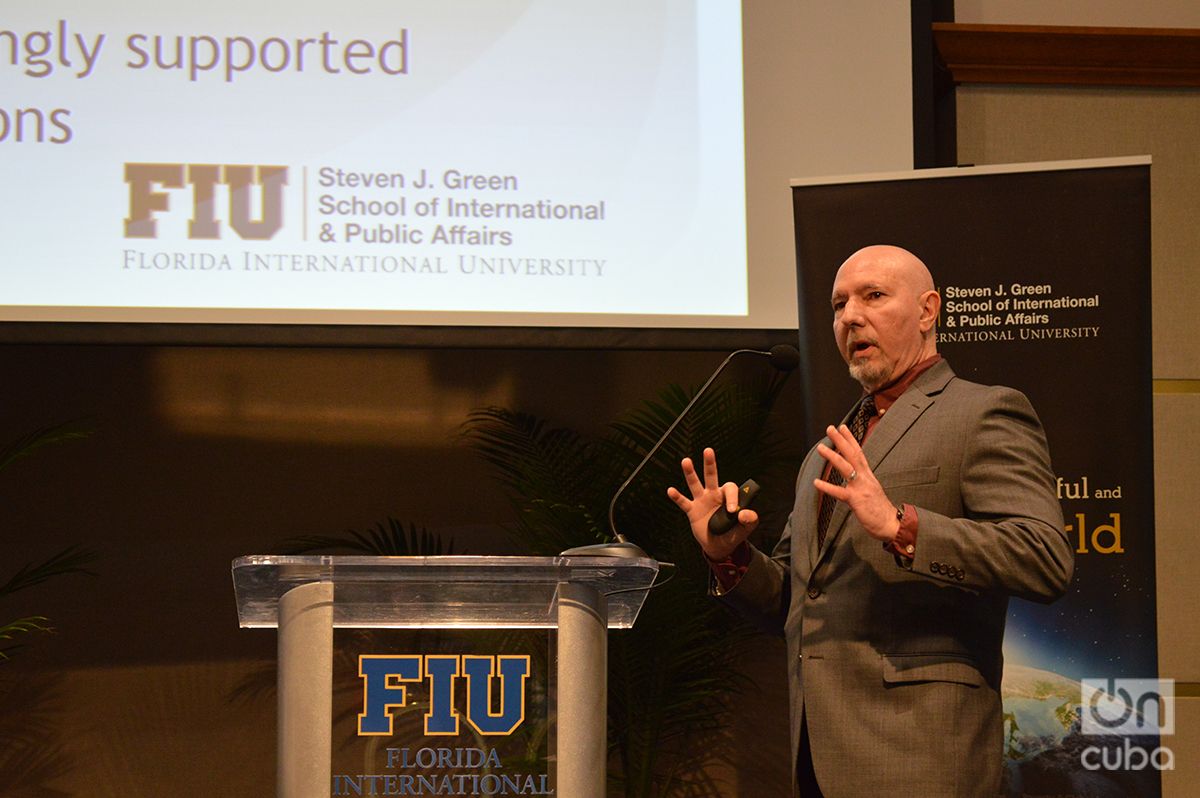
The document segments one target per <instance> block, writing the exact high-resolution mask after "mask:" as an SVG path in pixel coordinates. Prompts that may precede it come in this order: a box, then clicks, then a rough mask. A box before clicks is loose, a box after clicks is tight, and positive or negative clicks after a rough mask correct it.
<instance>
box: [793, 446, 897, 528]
mask: <svg viewBox="0 0 1200 798" xmlns="http://www.w3.org/2000/svg"><path fill="white" fill-rule="evenodd" d="M825 434H826V435H828V436H829V440H830V442H831V443H833V446H834V448H833V449H831V448H829V447H828V446H826V445H825V444H823V443H819V444H817V453H818V454H820V455H821V456H822V457H824V458H825V459H826V460H828V461H829V463H830V465H831V466H832V467H833V468H836V469H837V470H838V473H840V474H841V475H842V478H843V479H844V480H845V481H846V483H845V484H844V485H834V484H832V483H829V482H826V481H825V480H823V479H814V480H813V486H814V487H816V489H817V490H819V491H821V492H822V493H824V494H826V495H827V496H830V497H832V498H834V499H837V500H838V501H840V502H845V503H846V504H848V505H850V511H851V512H853V513H854V517H855V518H857V519H858V523H860V524H862V527H863V529H865V530H867V534H869V535H870V536H871V537H873V538H875V539H877V540H882V541H883V542H884V543H891V542H892V541H893V540H895V539H896V534H897V533H898V532H899V531H900V521H899V520H897V518H896V505H894V504H892V502H891V500H890V499H888V497H887V494H886V493H884V492H883V486H882V485H880V484H879V480H877V479H876V478H875V474H874V473H873V472H872V471H871V466H870V465H869V464H868V463H867V458H866V455H864V454H863V450H862V447H861V446H859V445H858V441H856V440H854V435H853V434H851V432H850V428H849V427H847V426H846V425H845V424H843V425H842V426H841V427H833V426H830V427H827V428H826V430H825Z"/></svg>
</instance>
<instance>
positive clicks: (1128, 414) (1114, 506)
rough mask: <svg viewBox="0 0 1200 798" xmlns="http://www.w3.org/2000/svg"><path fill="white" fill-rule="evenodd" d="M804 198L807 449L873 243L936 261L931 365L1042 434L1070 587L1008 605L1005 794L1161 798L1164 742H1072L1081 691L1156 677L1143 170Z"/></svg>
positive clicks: (853, 390)
mask: <svg viewBox="0 0 1200 798" xmlns="http://www.w3.org/2000/svg"><path fill="white" fill-rule="evenodd" d="M792 193H793V202H794V208H795V220H796V251H797V258H796V260H797V268H798V270H799V275H798V285H799V294H800V338H801V345H802V346H801V350H802V352H803V353H804V361H803V364H802V367H803V368H804V369H805V372H806V373H805V375H804V376H805V384H806V386H807V390H808V392H809V396H808V400H809V401H808V403H807V407H808V413H809V416H808V418H807V429H808V432H809V435H810V436H811V439H812V440H816V439H817V438H819V437H820V435H821V430H823V429H824V427H825V425H827V424H830V423H834V422H835V421H836V420H837V419H839V418H841V417H842V415H843V414H844V413H845V411H846V409H847V408H848V407H850V405H851V404H852V403H853V401H854V400H855V399H856V398H857V396H858V394H859V390H860V389H859V388H858V386H857V384H855V383H854V382H853V381H852V380H851V379H850V378H849V377H848V376H847V373H846V366H845V364H844V363H843V362H842V359H841V357H840V355H839V354H838V352H837V350H836V347H835V346H834V344H833V334H832V327H831V322H832V313H831V310H830V306H829V295H830V289H831V287H832V284H833V277H834V273H835V272H836V271H837V268H838V266H839V265H840V264H841V263H842V261H843V260H845V259H846V257H847V256H849V255H850V254H851V253H852V252H854V251H855V250H857V249H859V248H860V247H863V246H866V245H868V244H895V245H898V246H901V247H904V248H905V249H908V250H910V251H912V252H914V253H915V254H916V255H917V256H918V257H920V258H921V259H922V260H923V261H925V263H926V264H927V265H928V266H929V268H930V271H932V272H933V276H934V280H935V282H936V283H937V286H938V288H939V290H940V291H941V294H942V314H941V318H940V320H939V327H938V350H939V352H941V353H942V354H943V355H944V356H945V357H946V359H947V360H948V361H949V362H950V364H951V366H953V367H954V369H955V371H956V372H957V373H958V375H959V376H960V377H963V378H965V379H969V380H973V381H976V382H982V383H988V384H1002V385H1009V386H1012V387H1014V388H1017V389H1019V390H1021V391H1023V392H1024V393H1025V394H1026V395H1027V396H1028V397H1029V399H1030V401H1032V402H1033V406H1034V407H1035V408H1036V409H1037V411H1038V414H1039V415H1040V416H1041V419H1042V423H1043V424H1044V426H1045V428H1046V434H1047V437H1048V439H1049V442H1050V453H1051V457H1052V459H1053V463H1054V469H1055V473H1056V474H1057V477H1058V485H1057V488H1058V493H1059V498H1060V499H1061V501H1062V507H1063V516H1064V518H1065V520H1066V524H1067V530H1068V534H1069V535H1070V538H1071V540H1072V541H1073V542H1074V544H1075V551H1076V555H1075V579H1074V582H1073V584H1072V586H1071V589H1070V592H1069V594H1068V595H1067V596H1066V597H1065V598H1063V599H1062V600H1060V601H1059V602H1057V603H1055V604H1053V605H1051V606H1040V605H1035V604H1032V603H1028V602H1024V601H1020V600H1015V599H1014V600H1013V601H1012V602H1011V609H1010V613H1009V620H1008V629H1007V634H1006V637H1005V646H1004V648H1005V661H1006V666H1005V676H1004V687H1003V692H1004V710H1005V741H1006V750H1005V751H1004V752H1003V754H1002V755H1003V756H1004V757H1005V763H1006V767H1005V774H1006V775H1005V789H1006V790H1007V791H1008V794H1009V795H1013V796H1067V795H1072V796H1073V795H1079V796H1083V795H1106V796H1107V795H1130V796H1158V795H1159V794H1160V792H1161V788H1160V779H1159V772H1158V770H1157V769H1156V767H1155V763H1156V762H1157V763H1158V764H1159V765H1161V764H1163V761H1164V760H1163V756H1162V755H1161V753H1160V755H1159V756H1158V757H1157V758H1153V757H1151V758H1150V759H1146V758H1145V756H1146V754H1145V752H1147V751H1151V750H1152V749H1154V748H1155V747H1156V746H1158V745H1159V738H1158V737H1156V736H1154V737H1141V738H1129V737H1126V738H1120V737H1111V736H1104V737H1097V736H1094V735H1086V734H1082V733H1081V728H1080V726H1081V718H1082V717H1083V713H1084V712H1085V711H1086V710H1087V707H1086V706H1084V705H1083V703H1082V702H1081V694H1080V684H1081V681H1082V680H1089V681H1094V680H1096V679H1098V678H1105V679H1108V678H1113V679H1137V678H1141V679H1152V678H1156V677H1157V674H1158V662H1157V639H1156V628H1155V581H1154V490H1153V448H1152V447H1153V436H1152V426H1151V424H1152V406H1151V363H1150V352H1151V348H1150V345H1151V342H1150V165H1149V159H1145V158H1142V159H1120V160H1117V159H1114V160H1106V161H1073V162H1064V163H1055V164H1027V165H1021V166H1013V167H979V168H970V169H936V170H925V171H920V172H911V173H905V174H903V175H881V176H866V177H862V178H847V179H844V180H839V181H836V182H824V183H819V182H816V181H812V182H810V181H798V182H797V183H794V184H793V192H792ZM1161 742H1162V743H1163V744H1164V745H1166V744H1169V742H1170V738H1169V737H1167V736H1165V735H1164V736H1163V737H1162V738H1161ZM1131 747H1132V748H1131ZM1132 749H1138V750H1141V751H1142V752H1143V753H1139V752H1138V750H1132ZM997 755H1001V754H1000V752H997ZM1139 765H1141V766H1140V767H1139Z"/></svg>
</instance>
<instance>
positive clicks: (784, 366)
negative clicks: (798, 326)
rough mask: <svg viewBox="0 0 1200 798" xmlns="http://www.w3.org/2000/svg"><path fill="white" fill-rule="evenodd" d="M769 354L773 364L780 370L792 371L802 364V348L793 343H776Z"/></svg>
mask: <svg viewBox="0 0 1200 798" xmlns="http://www.w3.org/2000/svg"><path fill="white" fill-rule="evenodd" d="M767 354H768V355H769V356H770V358H771V365H772V366H774V367H775V368H777V369H779V370H780V371H791V370H792V369H794V368H796V366H799V365H800V350H799V349H797V348H796V347H794V346H792V345H791V344H775V346H773V347H771V349H770V351H769V352H768V353H767Z"/></svg>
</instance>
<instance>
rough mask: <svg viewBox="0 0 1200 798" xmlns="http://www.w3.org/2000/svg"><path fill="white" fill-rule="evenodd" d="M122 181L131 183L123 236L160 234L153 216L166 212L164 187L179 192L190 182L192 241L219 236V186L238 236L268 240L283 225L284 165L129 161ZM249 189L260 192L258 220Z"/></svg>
mask: <svg viewBox="0 0 1200 798" xmlns="http://www.w3.org/2000/svg"><path fill="white" fill-rule="evenodd" d="M125 182H126V183H128V184H129V216H128V217H127V218H126V219H125V237H126V238H158V224H157V220H156V219H155V218H154V215H155V213H156V212H158V211H168V210H170V203H171V195H170V194H168V193H167V191H164V190H162V189H168V190H179V189H183V188H185V186H191V192H190V193H191V201H192V216H191V219H190V220H189V221H188V238H190V239H216V238H220V237H221V222H220V220H219V219H218V218H217V203H216V194H217V186H218V185H222V186H226V187H228V189H229V215H228V218H227V221H228V223H229V226H230V227H232V228H233V231H234V232H235V233H237V234H238V235H239V236H240V237H241V238H243V239H246V240H248V241H267V240H269V239H270V238H272V237H274V235H275V234H276V233H278V232H279V230H280V228H281V227H283V187H284V186H286V185H287V182H288V169H287V167H286V166H249V165H219V164H198V163H193V164H182V163H127V164H125ZM252 188H258V189H259V190H260V191H261V201H260V208H259V209H258V218H257V219H254V218H253V217H252V215H251V209H250V206H251V194H252V192H251V189H252ZM179 193H181V194H182V193H183V192H182V191H181V192H179ZM185 196H186V195H185Z"/></svg>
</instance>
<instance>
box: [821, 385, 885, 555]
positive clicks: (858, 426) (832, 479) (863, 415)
mask: <svg viewBox="0 0 1200 798" xmlns="http://www.w3.org/2000/svg"><path fill="white" fill-rule="evenodd" d="M874 415H875V397H874V396H870V395H868V396H865V397H863V400H862V401H861V402H859V403H858V410H856V411H855V413H854V415H853V416H852V417H851V419H850V423H849V424H848V425H847V426H848V427H850V434H851V435H853V436H854V440H856V441H858V442H859V443H862V442H863V438H865V437H867V424H869V423H870V421H871V417H872V416H874ZM825 481H826V482H828V483H830V484H832V485H844V484H846V478H845V477H843V476H842V472H841V471H838V470H837V469H836V468H830V469H829V476H828V477H826V478H825ZM835 504H837V500H836V499H834V498H833V497H832V496H828V495H826V494H824V493H822V494H821V504H820V507H819V509H818V510H817V548H818V549H819V548H821V547H822V546H824V545H825V532H826V531H827V530H828V529H829V519H830V518H832V517H833V506H834V505H835Z"/></svg>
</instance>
